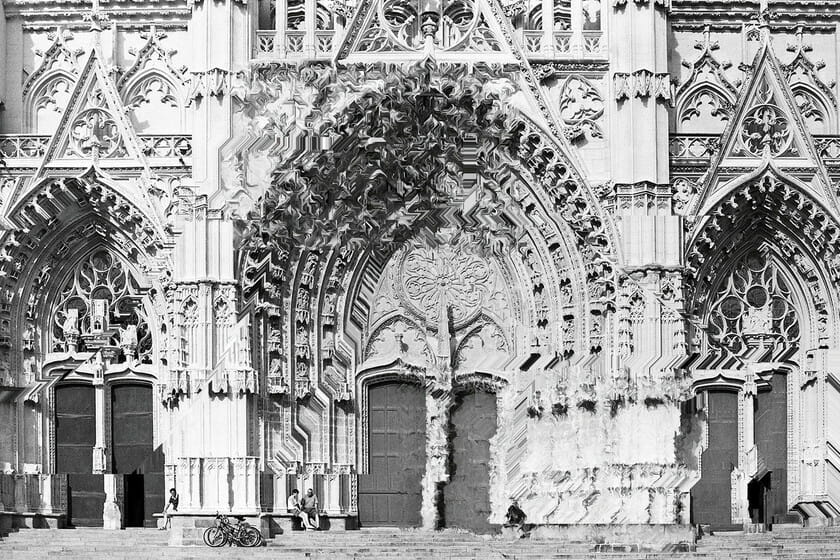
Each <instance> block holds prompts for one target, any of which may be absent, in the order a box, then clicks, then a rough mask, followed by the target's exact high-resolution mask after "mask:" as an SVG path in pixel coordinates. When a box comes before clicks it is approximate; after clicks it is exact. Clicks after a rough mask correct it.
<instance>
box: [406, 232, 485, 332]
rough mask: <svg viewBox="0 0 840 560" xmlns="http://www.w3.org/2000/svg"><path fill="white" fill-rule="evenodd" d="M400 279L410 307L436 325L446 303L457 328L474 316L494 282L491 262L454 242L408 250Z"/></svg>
mask: <svg viewBox="0 0 840 560" xmlns="http://www.w3.org/2000/svg"><path fill="white" fill-rule="evenodd" d="M400 280H401V286H402V291H401V295H402V297H403V301H404V302H405V304H406V306H407V307H408V309H409V310H411V311H413V312H414V314H416V315H417V316H418V317H420V318H422V319H423V320H425V321H426V323H427V324H428V325H430V326H432V327H437V326H438V323H439V320H440V317H441V309H440V308H441V306H442V305H443V306H445V307H446V308H447V309H448V310H449V313H450V315H451V321H452V322H453V326H454V327H455V328H458V327H460V326H462V325H464V324H465V323H468V322H469V321H471V320H472V319H474V318H475V317H476V315H477V314H478V312H479V311H480V310H481V306H482V304H483V303H484V301H485V300H486V298H487V296H488V294H489V292H490V289H491V286H492V278H491V268H490V264H489V263H488V262H487V261H486V260H484V259H482V258H481V257H478V256H476V255H472V254H468V253H465V252H463V251H459V250H457V249H456V248H454V247H452V246H451V245H442V246H440V247H437V248H435V249H427V248H417V249H414V250H412V251H409V252H407V253H406V254H405V257H404V259H403V262H402V265H401V269H400Z"/></svg>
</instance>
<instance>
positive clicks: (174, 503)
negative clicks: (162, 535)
mask: <svg viewBox="0 0 840 560" xmlns="http://www.w3.org/2000/svg"><path fill="white" fill-rule="evenodd" d="M175 511H178V492H176V491H175V489H174V488H170V489H169V502H167V504H166V507H165V508H163V527H161V528H160V530H161V531H165V530H166V529H169V524H170V523H171V520H170V519H169V516H170V515H171V514H172V512H175Z"/></svg>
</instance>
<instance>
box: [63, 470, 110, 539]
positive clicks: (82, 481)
mask: <svg viewBox="0 0 840 560" xmlns="http://www.w3.org/2000/svg"><path fill="white" fill-rule="evenodd" d="M104 506H105V475H102V474H90V473H84V474H83V473H71V474H68V475H67V521H68V524H69V525H70V526H71V527H102V525H103V522H102V513H103V509H104Z"/></svg>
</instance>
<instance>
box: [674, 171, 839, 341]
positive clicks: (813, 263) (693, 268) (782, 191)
mask: <svg viewBox="0 0 840 560" xmlns="http://www.w3.org/2000/svg"><path fill="white" fill-rule="evenodd" d="M761 239H763V240H765V241H766V243H767V244H768V245H769V247H771V248H772V249H773V250H774V251H778V252H779V253H780V254H782V255H784V262H785V263H786V264H788V263H789V264H790V265H791V266H793V267H794V268H795V270H796V271H797V273H798V275H799V280H800V282H801V283H802V285H803V286H805V287H804V288H803V290H806V291H807V292H808V293H809V294H810V298H809V299H810V301H811V302H812V303H813V306H814V313H815V315H814V316H813V317H812V318H811V320H810V323H809V324H812V327H811V328H813V334H812V335H811V336H813V337H814V338H817V339H818V340H820V341H825V340H827V337H833V336H836V333H835V332H834V331H833V330H832V329H833V328H834V322H833V320H832V318H831V313H830V312H829V310H830V309H832V308H833V305H834V303H833V302H832V301H831V298H830V297H829V296H828V295H827V292H826V289H825V288H824V287H823V286H822V284H821V282H823V280H822V278H827V279H830V281H831V282H832V284H833V285H835V286H836V285H837V284H838V282H840V228H838V227H837V224H836V223H835V221H834V219H833V218H832V217H831V216H830V214H829V213H828V212H826V210H825V209H824V208H822V207H821V206H820V205H819V204H818V203H817V202H815V201H814V200H812V199H810V198H809V197H808V196H807V195H805V194H803V192H802V191H801V190H800V189H799V187H797V186H793V185H791V184H789V183H788V182H786V181H783V180H782V179H781V178H780V177H778V176H776V175H774V174H772V173H768V172H764V174H761V173H756V177H755V178H753V179H749V180H746V181H745V182H744V184H743V185H742V186H740V187H739V188H737V189H733V191H732V192H731V193H730V194H729V195H728V196H727V197H725V198H723V199H722V200H720V202H719V203H718V204H717V205H716V206H715V209H713V210H712V211H710V212H709V213H708V214H707V216H706V217H705V218H703V219H702V220H701V221H700V223H698V225H697V227H696V228H695V231H694V232H693V235H692V240H691V242H690V245H689V250H688V252H687V259H686V265H687V268H688V271H689V273H690V276H689V278H694V279H696V284H693V283H689V284H688V286H687V288H688V300H689V301H691V302H692V303H691V306H690V307H689V309H691V310H692V312H693V313H695V314H698V315H700V314H701V311H702V310H704V309H709V308H711V306H712V301H710V298H712V297H713V294H714V293H716V291H717V289H718V288H717V285H718V279H719V278H720V277H721V276H724V275H725V274H728V273H727V272H724V270H726V266H727V264H728V263H730V262H731V261H730V260H727V259H726V258H724V256H725V255H728V254H737V253H738V250H739V249H740V248H741V247H743V246H744V244H745V243H746V242H747V241H748V240H752V243H757V241H756V240H761ZM818 263H819V264H818ZM785 281H786V282H787V280H786V279H785ZM790 288H791V286H789V285H788V286H787V287H786V288H785V290H788V289H790ZM783 291H784V290H783ZM744 297H746V296H744ZM777 311H778V312H779V313H781V311H779V310H777ZM771 312H772V309H771ZM724 326H725V325H724V323H720V324H719V327H718V328H719V329H722V328H723V327H724ZM800 328H804V327H802V323H801V322H800ZM816 343H817V340H811V341H809V344H816Z"/></svg>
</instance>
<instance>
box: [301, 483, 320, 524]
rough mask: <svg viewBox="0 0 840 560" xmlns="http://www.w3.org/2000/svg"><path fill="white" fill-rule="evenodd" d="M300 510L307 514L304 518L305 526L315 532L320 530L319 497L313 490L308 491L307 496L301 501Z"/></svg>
mask: <svg viewBox="0 0 840 560" xmlns="http://www.w3.org/2000/svg"><path fill="white" fill-rule="evenodd" d="M300 509H301V511H302V512H303V513H304V514H305V515H304V517H303V526H304V527H306V528H307V529H312V530H313V531H317V530H318V526H319V525H320V519H319V518H318V496H316V495H315V493H314V492H313V491H312V488H310V489H309V490H307V491H306V496H304V497H303V498H301V500H300Z"/></svg>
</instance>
